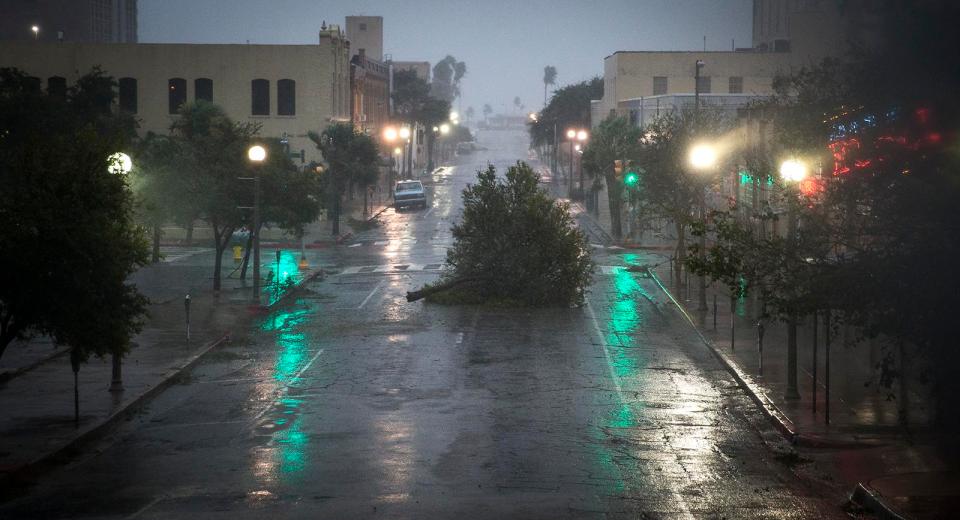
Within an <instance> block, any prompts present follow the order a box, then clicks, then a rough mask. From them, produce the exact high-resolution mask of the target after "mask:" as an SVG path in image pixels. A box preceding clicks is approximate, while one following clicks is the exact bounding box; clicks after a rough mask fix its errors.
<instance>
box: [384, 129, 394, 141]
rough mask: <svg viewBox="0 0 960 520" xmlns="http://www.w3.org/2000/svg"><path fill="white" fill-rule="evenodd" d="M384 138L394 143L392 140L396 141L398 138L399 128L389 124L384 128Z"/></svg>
mask: <svg viewBox="0 0 960 520" xmlns="http://www.w3.org/2000/svg"><path fill="white" fill-rule="evenodd" d="M383 139H384V140H385V141H387V142H388V143H392V142H394V141H396V140H397V129H396V128H394V127H392V126H388V127H386V128H384V130H383Z"/></svg>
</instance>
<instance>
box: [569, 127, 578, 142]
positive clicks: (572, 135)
mask: <svg viewBox="0 0 960 520" xmlns="http://www.w3.org/2000/svg"><path fill="white" fill-rule="evenodd" d="M576 137H577V131H576V130H574V129H573V128H571V129H569V130H567V139H570V140H573V139H574V138H576Z"/></svg>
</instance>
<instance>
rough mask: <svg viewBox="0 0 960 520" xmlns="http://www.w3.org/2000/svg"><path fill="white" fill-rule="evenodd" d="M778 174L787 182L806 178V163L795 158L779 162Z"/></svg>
mask: <svg viewBox="0 0 960 520" xmlns="http://www.w3.org/2000/svg"><path fill="white" fill-rule="evenodd" d="M780 176H781V177H783V180H785V181H788V182H800V181H802V180H803V179H806V178H807V165H806V164H804V163H803V162H802V161H799V160H797V159H787V160H786V161H783V162H782V163H781V164H780Z"/></svg>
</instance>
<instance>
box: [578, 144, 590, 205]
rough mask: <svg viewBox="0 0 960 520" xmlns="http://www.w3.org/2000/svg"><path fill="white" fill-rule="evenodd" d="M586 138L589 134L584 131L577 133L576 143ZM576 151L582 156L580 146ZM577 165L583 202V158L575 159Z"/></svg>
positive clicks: (580, 145)
mask: <svg viewBox="0 0 960 520" xmlns="http://www.w3.org/2000/svg"><path fill="white" fill-rule="evenodd" d="M588 136H589V134H588V133H587V131H586V130H578V131H577V141H580V142H581V143H583V142H584V141H586V140H587V137H588ZM577 151H578V152H580V153H581V154H583V145H582V144H578V145H577ZM577 165H578V167H579V169H580V193H581V194H583V195H584V200H586V194H584V191H583V157H582V156H581V157H578V158H577Z"/></svg>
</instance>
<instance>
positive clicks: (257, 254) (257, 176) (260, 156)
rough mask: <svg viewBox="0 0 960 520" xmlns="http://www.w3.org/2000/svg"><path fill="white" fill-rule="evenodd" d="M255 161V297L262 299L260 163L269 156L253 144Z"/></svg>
mask: <svg viewBox="0 0 960 520" xmlns="http://www.w3.org/2000/svg"><path fill="white" fill-rule="evenodd" d="M247 158H248V159H250V162H251V163H253V166H254V168H253V299H254V300H255V301H257V302H259V301H260V165H261V164H262V163H263V160H264V159H266V158H267V150H266V149H265V148H264V147H262V146H260V145H253V146H251V147H250V149H249V150H247Z"/></svg>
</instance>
